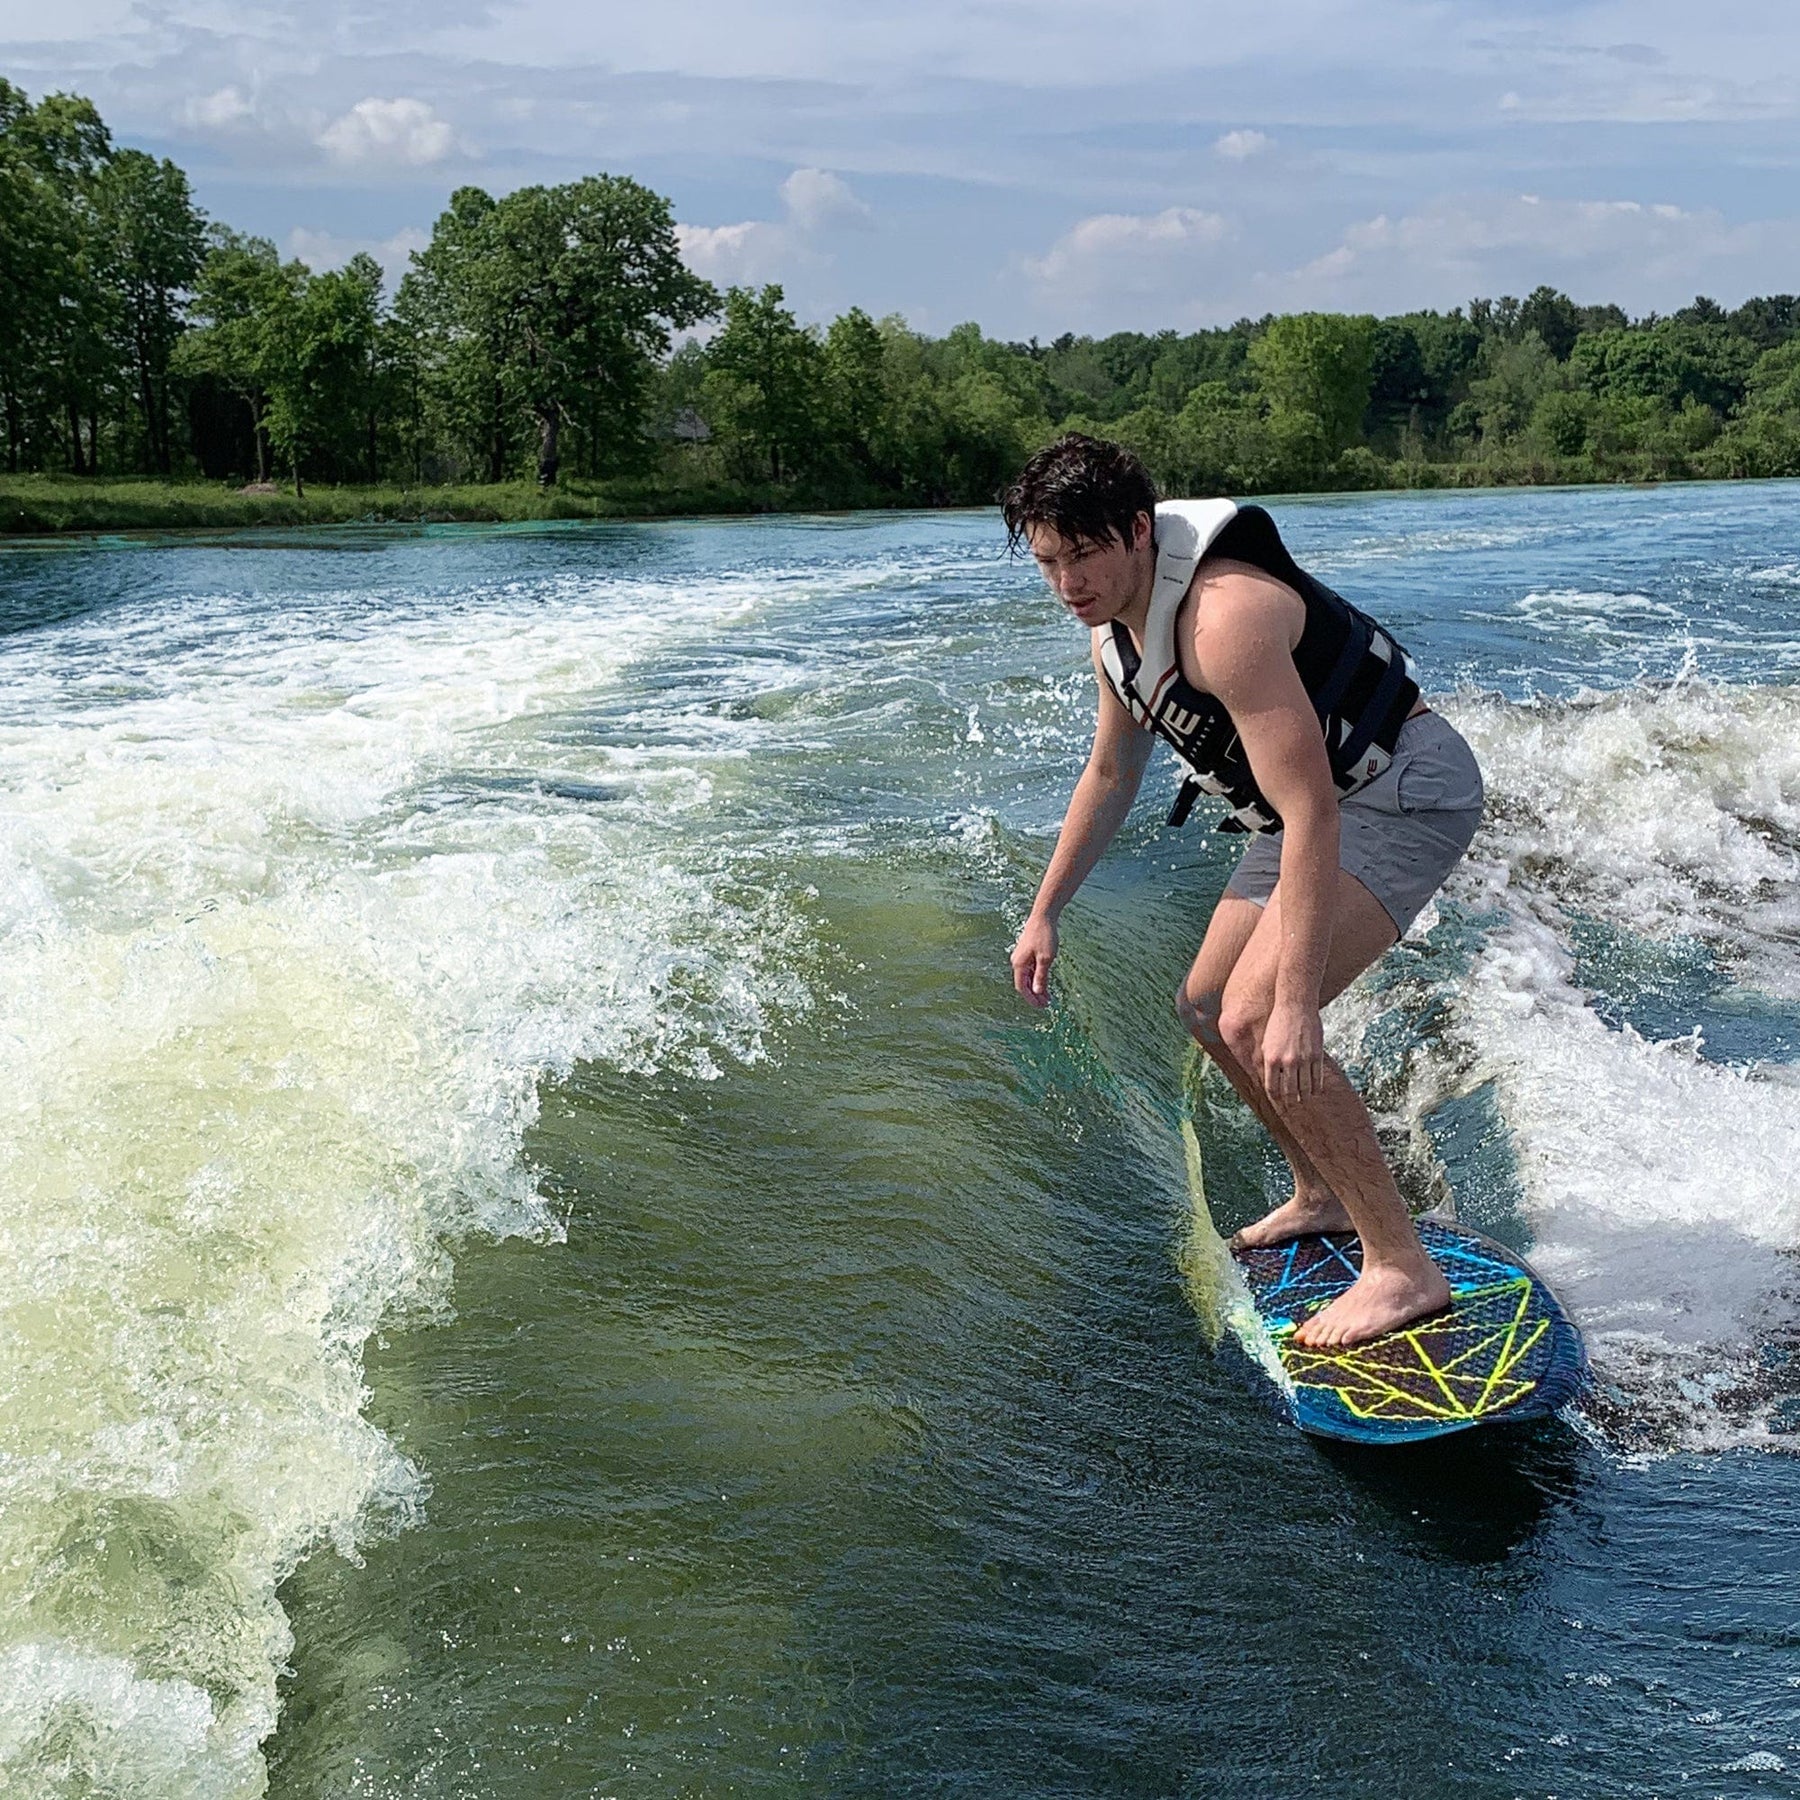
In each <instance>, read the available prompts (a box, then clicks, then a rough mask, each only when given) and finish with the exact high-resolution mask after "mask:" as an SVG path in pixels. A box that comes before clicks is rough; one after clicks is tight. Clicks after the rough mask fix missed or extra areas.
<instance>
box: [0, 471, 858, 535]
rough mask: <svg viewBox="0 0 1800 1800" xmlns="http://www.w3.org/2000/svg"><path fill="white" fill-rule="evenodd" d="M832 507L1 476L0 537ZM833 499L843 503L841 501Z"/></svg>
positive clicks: (738, 498) (715, 497)
mask: <svg viewBox="0 0 1800 1800" xmlns="http://www.w3.org/2000/svg"><path fill="white" fill-rule="evenodd" d="M830 504H831V501H830V498H829V497H828V496H825V495H823V494H820V493H817V492H814V491H811V490H808V489H805V488H800V487H787V486H783V487H779V488H777V487H774V486H767V485H764V486H759V485H755V484H750V483H738V482H706V483H695V484H691V485H689V484H684V485H681V486H670V485H668V484H666V483H665V484H655V483H650V482H642V481H638V482H633V481H601V482H595V481H580V480H574V481H567V482H564V483H561V484H560V485H558V486H557V487H555V488H552V489H550V490H548V491H547V492H546V491H545V490H543V489H540V488H539V487H537V486H536V484H535V483H533V482H529V481H510V482H500V483H497V484H494V485H486V484H475V483H471V484H469V485H467V486H459V487H400V486H392V485H382V486H376V487H324V486H311V485H309V486H308V487H307V489H306V492H305V494H304V496H302V497H300V498H296V497H295V495H294V491H293V489H292V488H291V487H286V486H284V487H281V488H279V489H278V490H277V491H275V492H272V493H251V492H245V491H242V490H241V489H239V488H238V487H237V486H236V485H225V484H222V483H219V482H208V481H155V480H148V479H143V478H123V477H122V478H119V479H108V478H106V477H99V478H93V477H84V476H77V475H0V533H10V534H18V535H41V534H43V533H48V532H61V531H161V530H170V529H179V528H182V527H202V528H206V529H210V530H219V529H226V528H230V527H232V526H246V525H353V524H369V523H383V522H394V523H401V522H406V523H417V522H420V521H428V522H438V521H443V522H449V521H459V520H467V521H471V522H483V521H494V522H502V523H505V522H512V521H521V520H530V519H655V518H672V517H679V516H684V515H690V514H695V513H753V512H796V511H809V510H813V509H816V508H821V507H826V506H829V505H830ZM839 504H842V502H841V501H840V502H839Z"/></svg>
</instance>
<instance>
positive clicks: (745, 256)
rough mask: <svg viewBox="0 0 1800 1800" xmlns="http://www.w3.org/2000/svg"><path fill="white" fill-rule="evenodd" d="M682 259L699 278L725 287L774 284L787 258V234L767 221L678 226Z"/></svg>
mask: <svg viewBox="0 0 1800 1800" xmlns="http://www.w3.org/2000/svg"><path fill="white" fill-rule="evenodd" d="M675 241H676V243H677V244H679V245H680V246H681V259H682V261H683V262H685V263H686V264H687V266H688V267H689V268H690V269H692V270H693V271H694V273H695V274H696V275H704V276H705V277H706V279H707V280H708V281H716V282H718V283H719V284H720V285H721V286H723V287H731V286H733V285H739V284H742V283H745V282H750V283H753V284H754V283H758V282H764V281H772V280H774V279H775V277H776V276H777V275H778V274H779V273H780V272H781V266H782V264H783V262H784V261H785V260H786V258H787V254H788V251H789V247H790V246H789V240H788V233H787V231H786V230H785V229H784V228H783V227H782V226H780V225H775V224H771V223H770V222H769V221H768V220H766V219H745V220H744V221H743V223H742V224H738V225H677V226H676V227H675Z"/></svg>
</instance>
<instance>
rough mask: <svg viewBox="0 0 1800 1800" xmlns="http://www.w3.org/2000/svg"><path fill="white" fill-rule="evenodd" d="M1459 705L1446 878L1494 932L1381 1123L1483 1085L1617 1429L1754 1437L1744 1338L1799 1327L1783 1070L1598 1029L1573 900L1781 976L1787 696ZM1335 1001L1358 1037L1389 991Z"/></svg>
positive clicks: (1792, 713)
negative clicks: (1466, 754)
mask: <svg viewBox="0 0 1800 1800" xmlns="http://www.w3.org/2000/svg"><path fill="white" fill-rule="evenodd" d="M1452 710H1453V711H1454V713H1455V715H1456V717H1457V721H1458V723H1459V724H1460V725H1461V727H1462V728H1463V729H1464V730H1465V731H1466V732H1467V733H1468V735H1469V736H1470V737H1471V739H1472V740H1473V741H1474V742H1475V744H1476V746H1477V749H1478V752H1479V754H1480V757H1481V760H1482V764H1483V768H1484V771H1485V773H1486V776H1487V780H1488V788H1489V798H1490V823H1489V824H1488V826H1487V827H1485V828H1484V831H1483V833H1482V835H1481V836H1480V837H1479V838H1478V839H1477V842H1476V845H1475V848H1474V851H1473V853H1472V856H1471V860H1470V862H1469V864H1468V865H1466V866H1465V868H1464V869H1463V870H1462V871H1461V873H1460V874H1459V875H1458V876H1457V877H1456V878H1455V880H1454V882H1453V885H1452V889H1451V895H1452V897H1453V898H1454V899H1455V900H1456V901H1457V902H1458V903H1459V905H1460V907H1461V908H1462V909H1463V910H1464V911H1465V912H1466V913H1470V914H1473V915H1475V916H1477V917H1480V918H1485V919H1486V920H1487V921H1488V925H1487V929H1486V931H1485V933H1484V937H1483V941H1482V944H1481V947H1480V948H1479V950H1478V952H1477V953H1476V955H1475V958H1474V961H1473V965H1472V967H1470V968H1469V969H1468V970H1467V972H1466V973H1463V974H1460V975H1458V976H1456V977H1455V978H1453V979H1450V980H1448V981H1446V982H1445V983H1444V984H1443V987H1442V992H1441V998H1442V1000H1443V1001H1444V1002H1445V1004H1446V1006H1447V1010H1448V1018H1449V1025H1448V1029H1447V1030H1446V1031H1444V1032H1443V1033H1442V1035H1441V1036H1439V1037H1437V1038H1435V1039H1433V1040H1427V1041H1425V1042H1422V1043H1420V1044H1419V1045H1417V1046H1416V1047H1415V1049H1414V1051H1413V1053H1412V1055H1411V1057H1410V1058H1409V1063H1408V1067H1407V1069H1406V1071H1405V1072H1404V1078H1403V1079H1402V1080H1401V1081H1400V1082H1399V1084H1398V1087H1399V1097H1398V1098H1397V1099H1396V1100H1395V1104H1394V1112H1395V1115H1396V1118H1397V1119H1398V1120H1399V1121H1400V1122H1402V1123H1404V1124H1407V1125H1409V1126H1410V1127H1411V1128H1412V1129H1413V1133H1414V1137H1415V1141H1416V1140H1417V1139H1419V1138H1421V1137H1422V1135H1423V1134H1422V1130H1421V1129H1420V1127H1421V1121H1422V1119H1423V1117H1424V1115H1425V1114H1427V1113H1428V1112H1429V1111H1430V1109H1431V1108H1432V1107H1433V1106H1435V1105H1436V1104H1437V1102H1438V1101H1439V1100H1440V1099H1441V1098H1443V1097H1444V1096H1445V1095H1447V1094H1449V1093H1452V1092H1464V1093H1466V1092H1470V1091H1473V1090H1474V1089H1476V1088H1478V1087H1481V1086H1483V1085H1487V1084H1491V1088H1492V1092H1493V1094H1494V1097H1495V1099H1496V1101H1497V1103H1498V1107H1499V1111H1500V1114H1501V1117H1502V1119H1503V1120H1504V1122H1505V1124H1506V1126H1507V1128H1508V1131H1509V1133H1510V1136H1511V1140H1512V1145H1513V1149H1514V1153H1515V1156H1516V1160H1517V1168H1518V1176H1519V1181H1520V1185H1521V1188H1522V1192H1523V1210H1524V1215H1525V1218H1526V1222H1527V1223H1528V1225H1529V1227H1530V1231H1531V1234H1532V1237H1533V1240H1534V1242H1533V1245H1532V1248H1531V1250H1530V1254H1531V1256H1532V1258H1533V1261H1534V1262H1535V1263H1536V1264H1537V1266H1538V1267H1539V1268H1540V1270H1541V1272H1542V1273H1543V1274H1544V1275H1545V1277H1546V1278H1547V1279H1548V1280H1550V1281H1551V1283H1552V1285H1554V1286H1556V1287H1557V1288H1558V1289H1559V1291H1560V1292H1561V1293H1562V1295H1563V1298H1564V1299H1565V1300H1566V1301H1567V1302H1568V1304H1569V1305H1570V1307H1571V1309H1572V1311H1573V1312H1574V1314H1575V1316H1576V1318H1577V1319H1578V1321H1579V1322H1580V1323H1581V1325H1582V1327H1583V1329H1584V1331H1585V1332H1586V1334H1587V1337H1588V1342H1589V1349H1590V1353H1591V1355H1592V1357H1593V1361H1594V1365H1595V1370H1596V1373H1597V1375H1598V1377H1599V1380H1600V1388H1599V1394H1598V1398H1597V1401H1596V1407H1595V1410H1596V1414H1597V1416H1600V1417H1602V1418H1603V1419H1604V1420H1606V1421H1607V1423H1608V1429H1609V1431H1612V1432H1613V1433H1614V1435H1615V1438H1616V1441H1619V1442H1621V1443H1623V1444H1627V1445H1629V1446H1631V1447H1634V1448H1637V1447H1643V1446H1645V1445H1651V1446H1660V1447H1679V1448H1690V1449H1692V1448H1701V1447H1718V1446H1721V1445H1726V1444H1734V1443H1742V1442H1758V1443H1763V1442H1769V1441H1771V1440H1770V1438H1769V1435H1768V1429H1767V1419H1766V1411H1767V1407H1766V1402H1767V1397H1768V1396H1767V1393H1766V1391H1765V1382H1764V1377H1763V1375H1762V1372H1761V1369H1760V1362H1759V1350H1760V1348H1761V1347H1762V1346H1763V1345H1765V1344H1770V1343H1774V1344H1776V1345H1779V1344H1780V1343H1782V1342H1783V1341H1784V1340H1785V1339H1786V1338H1788V1337H1789V1336H1790V1335H1791V1334H1792V1332H1793V1331H1794V1330H1795V1329H1796V1326H1797V1324H1800V1317H1797V1315H1796V1311H1795V1302H1794V1298H1793V1295H1792V1291H1791V1289H1792V1283H1791V1281H1790V1279H1789V1271H1790V1267H1791V1262H1790V1259H1791V1256H1792V1253H1793V1252H1794V1250H1795V1249H1796V1248H1800V1188H1796V1186H1795V1183H1794V1179H1793V1172H1794V1170H1795V1169H1796V1168H1800V1114H1797V1113H1796V1111H1795V1108H1794V1105H1793V1093H1792V1084H1791V1082H1790V1081H1789V1080H1787V1079H1784V1077H1786V1076H1787V1075H1788V1074H1789V1071H1787V1070H1786V1069H1785V1068H1783V1067H1780V1066H1777V1067H1773V1068H1769V1067H1748V1068H1736V1067H1726V1066H1722V1065H1720V1064H1718V1063H1714V1062H1709V1061H1707V1060H1705V1059H1704V1057H1703V1056H1702V1055H1701V1053H1700V1047H1699V1045H1698V1043H1697V1041H1696V1040H1695V1039H1694V1038H1692V1037H1687V1038H1679V1039H1675V1040H1673V1041H1670V1042H1653V1041H1650V1040H1648V1039H1646V1038H1644V1037H1643V1036H1641V1035H1640V1034H1639V1033H1638V1032H1636V1031H1634V1030H1632V1029H1631V1028H1630V1027H1629V1026H1614V1025H1609V1024H1608V1023H1607V1022H1606V1021H1605V1020H1603V1018H1602V1017H1601V1015H1600V1014H1599V1012H1597V1011H1596V1010H1595V1007H1594V1005H1593V999H1594V996H1592V995H1591V994H1589V993H1588V992H1587V991H1585V990H1584V989H1583V988H1582V987H1580V986H1579V985H1578V984H1577V982H1576V980H1575V973H1574V969H1575V965H1574V959H1573V956H1572V953H1571V949H1570V944H1571V938H1570V911H1569V909H1570V908H1571V907H1579V908H1580V909H1582V910H1584V911H1587V912H1590V913H1591V914H1593V915H1595V916H1597V917H1599V918H1601V919H1603V920H1605V921H1607V922H1608V923H1609V924H1611V925H1612V926H1614V927H1623V928H1625V929H1627V930H1628V931H1631V932H1635V933H1638V934H1640V935H1642V936H1643V937H1647V938H1652V939H1663V940H1666V939H1669V938H1671V937H1674V936H1677V935H1690V936H1698V937H1701V938H1703V939H1704V940H1705V941H1706V942H1708V943H1709V944H1711V945H1713V947H1714V948H1715V950H1716V952H1717V953H1718V954H1719V955H1720V956H1722V957H1723V958H1725V959H1726V960H1727V961H1728V962H1730V963H1732V964H1733V965H1734V966H1736V968H1737V969H1738V971H1739V973H1740V976H1741V977H1742V978H1743V979H1747V980H1748V979H1756V980H1758V981H1762V980H1763V978H1764V977H1766V976H1768V975H1770V974H1772V973H1774V972H1776V971H1777V970H1783V969H1784V965H1785V964H1786V963H1787V962H1788V961H1789V960H1791V958H1790V956H1789V954H1788V952H1787V951H1786V947H1785V946H1786V932H1787V930H1788V929H1789V921H1790V920H1791V919H1792V917H1793V912H1792V907H1793V896H1794V890H1795V884H1796V880H1797V879H1800V862H1797V859H1796V856H1795V852H1794V851H1793V850H1792V849H1791V848H1790V847H1789V846H1790V843H1791V842H1793V841H1795V840H1794V838H1793V837H1792V836H1790V834H1791V833H1794V832H1796V831H1800V740H1797V736H1796V733H1795V731H1794V727H1795V726H1796V725H1800V693H1796V691H1795V690H1793V689H1786V688H1781V689H1752V690H1743V689H1721V688H1711V687H1704V686H1698V685H1695V686H1692V687H1685V688H1680V689H1675V690H1664V691H1660V692H1648V691H1643V690H1638V691H1635V692H1631V693H1627V694H1618V695H1611V696H1607V697H1605V698H1590V699H1585V700H1583V701H1581V702H1579V703H1575V704H1570V705H1562V706H1547V705H1538V706H1524V707H1521V706H1510V705H1507V704H1505V703H1503V702H1499V701H1495V700H1492V699H1481V700H1465V701H1464V702H1462V703H1460V704H1458V705H1456V706H1455V707H1453V709H1452ZM1784 979H1785V980H1786V981H1787V982H1789V983H1791V977H1789V976H1785V973H1784ZM1347 1004H1348V1008H1349V1010H1348V1014H1347V1016H1346V1019H1345V1020H1344V1021H1343V1022H1340V1024H1339V1025H1338V1027H1337V1028H1336V1029H1337V1032H1338V1034H1339V1035H1340V1036H1342V1037H1345V1038H1347V1039H1348V1040H1349V1042H1350V1044H1351V1045H1352V1047H1353V1046H1354V1043H1355V1041H1356V1040H1358V1039H1360V1037H1361V1033H1362V1030H1363V1028H1364V1027H1366V1025H1367V1024H1368V1023H1369V1022H1370V1020H1371V1018H1372V1016H1373V1011H1374V1009H1375V1008H1376V1006H1377V1005H1378V1004H1379V999H1378V997H1377V996H1376V995H1375V994H1374V991H1373V990H1372V989H1370V990H1367V991H1365V992H1364V993H1363V994H1362V995H1361V997H1360V998H1356V997H1352V999H1351V1000H1350V1001H1349V1002H1348V1003H1347Z"/></svg>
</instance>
